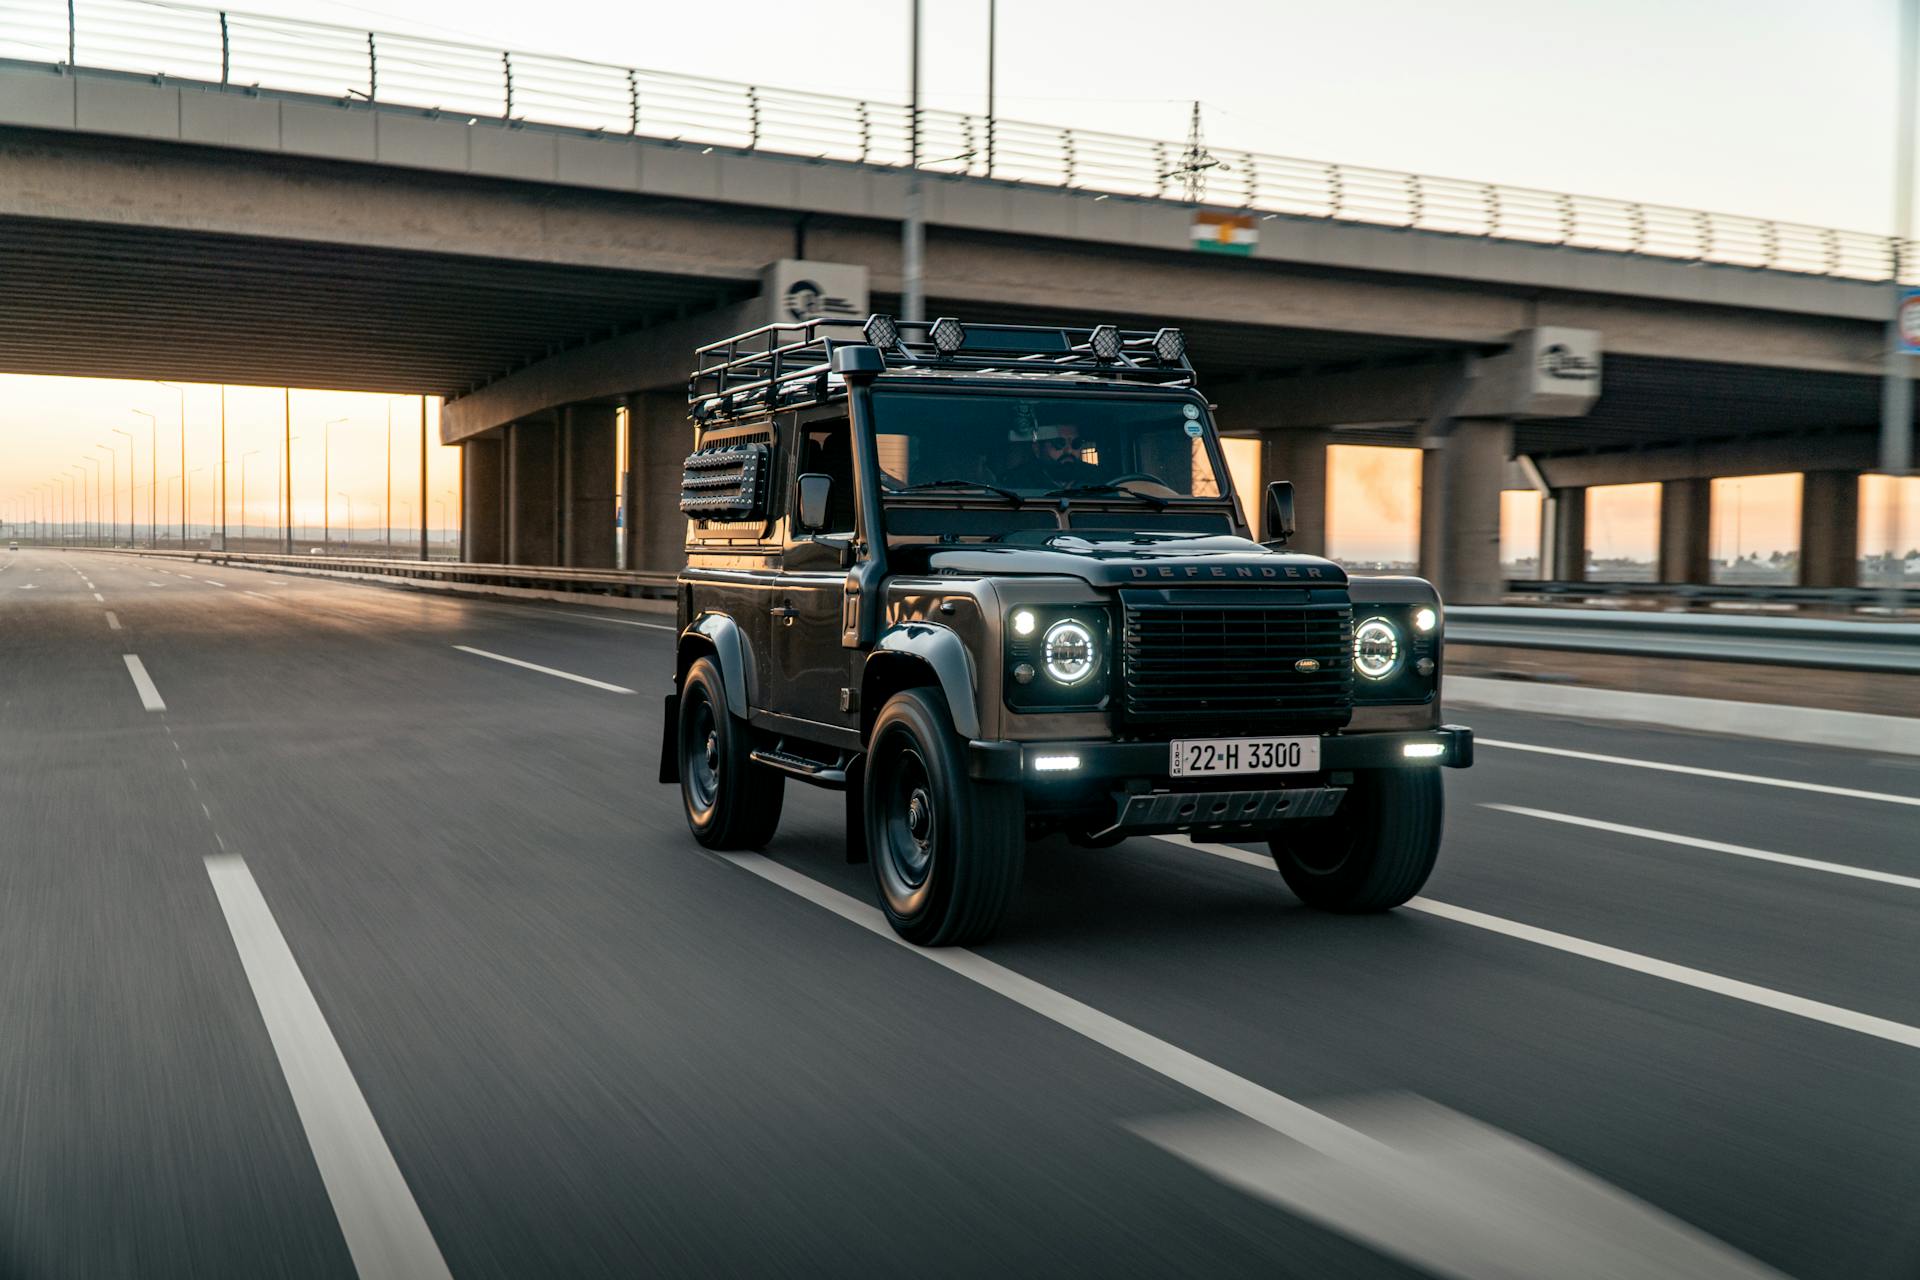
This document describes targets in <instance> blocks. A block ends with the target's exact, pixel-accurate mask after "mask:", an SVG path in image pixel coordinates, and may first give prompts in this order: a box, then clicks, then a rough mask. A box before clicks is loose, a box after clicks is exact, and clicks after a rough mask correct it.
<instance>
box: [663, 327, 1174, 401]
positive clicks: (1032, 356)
mask: <svg viewBox="0 0 1920 1280" xmlns="http://www.w3.org/2000/svg"><path fill="white" fill-rule="evenodd" d="M860 345H866V346H872V347H874V348H876V349H878V350H879V352H880V354H881V357H882V359H883V360H884V361H885V363H886V368H887V370H888V372H901V371H912V372H917V373H926V374H936V375H937V374H987V375H1026V376H1045V377H1054V376H1057V375H1060V374H1070V375H1079V376H1086V377H1093V378H1098V379H1101V380H1103V381H1112V382H1123V383H1127V382H1131V383H1141V384H1146V385H1151V386H1192V385H1193V366H1192V364H1190V363H1189V362H1188V360H1187V343H1186V337H1185V335H1184V334H1182V333H1181V331H1180V330H1178V329H1157V330H1146V329H1120V328H1117V327H1116V326H1114V325H1110V324H1101V325H1092V326H1089V327H1086V328H1064V327H1055V326H1051V325H1027V324H986V325H963V324H961V323H960V321H958V320H955V319H953V318H952V317H950V316H943V317H941V318H940V319H938V320H930V321H929V320H896V319H895V318H894V317H892V316H889V315H880V314H876V315H872V316H869V317H867V319H866V320H865V321H864V322H862V321H857V320H851V319H839V318H832V317H823V318H821V319H818V320H806V321H801V322H798V323H794V324H769V325H763V326H761V327H760V328H758V329H750V330H748V331H747V332H745V333H742V334H736V335H735V336H734V337H731V338H725V339H722V340H721V341H719V342H710V343H708V344H707V345H706V346H704V347H701V348H699V349H698V350H697V351H696V352H695V353H694V371H693V374H692V376H691V377H689V378H688V380H687V405H688V408H689V410H690V411H691V413H692V415H693V417H694V419H695V420H696V421H700V422H716V421H726V420H730V419H734V418H739V417H745V416H749V415H753V414H758V413H769V412H776V411H780V410H786V409H801V408H807V407H809V406H811V405H816V404H825V403H827V402H828V401H830V400H834V399H837V398H839V397H841V396H843V395H845V394H846V387H845V385H844V384H843V383H842V382H841V380H840V377H839V375H837V374H835V373H833V372H832V368H833V352H834V350H835V348H837V347H846V346H860Z"/></svg>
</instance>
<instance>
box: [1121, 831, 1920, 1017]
mask: <svg viewBox="0 0 1920 1280" xmlns="http://www.w3.org/2000/svg"><path fill="white" fill-rule="evenodd" d="M1158 838H1159V839H1162V840H1165V841H1166V842H1167V843H1169V844H1174V845H1180V846H1183V847H1185V848H1189V849H1198V850H1199V851H1200V852H1202V853H1210V854H1213V855H1214V856H1215V857H1220V858H1229V859H1231V860H1233V861H1235V862H1244V863H1246V864H1248V865H1250V866H1257V867H1260V868H1261V869H1262V870H1274V869H1275V868H1274V866H1273V861H1272V859H1270V858H1262V857H1260V856H1259V855H1257V854H1252V853H1248V852H1247V851H1246V850H1245V849H1236V848H1234V847H1233V846H1232V845H1226V844H1200V843H1189V842H1187V841H1185V840H1181V839H1179V838H1177V837H1174V836H1160V837H1158ZM1407 909H1408V910H1410V911H1424V912H1426V913H1427V914H1428V915H1434V916H1440V917H1441V918H1443V919H1446V920H1451V921H1453V922H1454V923H1456V924H1465V925H1472V926H1473V927H1474V928H1476V929H1485V930H1487V931H1488V932H1490V933H1498V934H1502V935H1504V936H1506V937H1509V938H1515V939H1518V940H1519V941H1521V942H1531V943H1534V944H1535V945H1537V946H1542V947H1551V948H1553V949H1554V950H1555V951H1564V952H1566V953H1567V954H1568V955H1575V956H1581V957H1584V958H1585V959H1588V960H1598V961H1599V962H1600V963H1601V964H1610V965H1613V966H1615V967H1616V968H1620V969H1631V970H1632V971H1633V972H1635V973H1642V974H1646V975H1647V976H1648V977H1653V978H1664V979H1666V980H1667V981H1668V982H1677V983H1679V984H1680V985H1681V986H1684V987H1693V988H1695V989H1696V990H1699V991H1710V992H1712V993H1713V994H1715V995H1721V996H1726V997H1728V998H1729V999H1732V1000H1742V1001H1745V1002H1746V1003H1748V1004H1756V1005H1760V1006H1762V1007H1764V1008H1768V1009H1773V1010H1776V1011H1778V1012H1780V1013H1790V1014H1792V1015H1794V1016H1795V1017H1798V1018H1806V1019H1809V1020H1810V1021H1813V1022H1824V1023H1826V1024H1827V1025H1828V1026H1830V1027H1839V1028H1841V1029H1842V1030H1845V1031H1857V1032H1859V1033H1860V1034H1861V1035H1868V1036H1874V1037H1876V1038H1878V1039H1881V1040H1891V1041H1893V1042H1894V1043H1895V1044H1901V1045H1905V1046H1907V1047H1908V1048H1910V1049H1920V1027H1910V1026H1908V1025H1906V1024H1905V1023H1903V1022H1893V1021H1891V1020H1889V1019H1887V1018H1876V1017H1874V1016H1873V1015H1872V1014H1867V1013H1855V1012H1854V1011H1853V1010H1851V1009H1842V1008H1840V1007H1839V1006H1838V1005H1831V1004H1824V1003H1822V1002H1821V1001H1818V1000H1808V999H1806V998H1805V997H1803V996H1796V995H1789V994H1788V993H1786V992H1784V991H1775V990H1773V989H1772V988H1770V987H1761V986H1755V985H1754V984H1753V983H1751V982H1741V981H1739V980H1738V979H1736V978H1723V977H1721V976H1720V975H1719V974H1717V973H1708V972H1706V971H1705V970H1703V969H1690V968H1688V967H1687V966H1686V965H1680V964H1672V963H1669V962H1668V961H1665V960H1656V959H1654V958H1653V957H1652V956H1643V955H1640V954H1639V953H1637V952H1633V951H1622V950H1621V949H1620V948H1618V947H1609V946H1607V945H1605V944H1604V943H1599V942H1588V941H1587V940H1586V939H1585V938H1575V937H1572V936H1570V935H1568V934H1564V933H1555V932H1554V931H1553V930H1551V929H1541V928H1537V927H1535V926H1533V925H1530V924H1521V923H1520V922H1519V921H1517V920H1506V919H1503V918H1501V917H1500V916H1490V915H1488V914H1486V913H1485V912H1483V911H1474V910H1471V909H1469V908H1467V907H1456V906H1454V905H1453V904H1452V903H1448V902H1437V901H1435V900H1434V899H1432V898H1415V899H1413V900H1412V901H1410V902H1408V903H1407Z"/></svg>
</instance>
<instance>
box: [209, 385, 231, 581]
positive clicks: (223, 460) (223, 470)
mask: <svg viewBox="0 0 1920 1280" xmlns="http://www.w3.org/2000/svg"><path fill="white" fill-rule="evenodd" d="M207 527H208V535H207V540H208V541H209V542H211V541H212V540H213V535H212V527H213V526H212V522H211V521H209V522H208V526H207ZM220 549H221V550H222V551H225V550H226V549H227V384H226V383H224V382H223V383H221V384H220Z"/></svg>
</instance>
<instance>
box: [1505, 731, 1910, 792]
mask: <svg viewBox="0 0 1920 1280" xmlns="http://www.w3.org/2000/svg"><path fill="white" fill-rule="evenodd" d="M1473 743H1474V745H1475V746H1477V747H1496V748H1499V749H1500V750H1503V751H1531V752H1535V753H1537V754H1539V755H1543V756H1565V757H1566V758H1568V759H1569V760H1591V761H1593V762H1594V763H1595V764H1617V765H1624V766H1626V767H1627V768H1630V769H1658V770H1660V771H1661V772H1663V773H1684V774H1689V775H1691V776H1692V777H1696V778H1718V779H1720V780H1721V781H1723V782H1747V783H1752V784H1753V785H1754V786H1756V787H1785V788H1787V789H1788V790H1790V791H1815V792H1818V793H1820V794H1821V795H1826V796H1845V797H1846V798H1847V799H1849V800H1879V801H1881V802H1883V803H1886V804H1907V805H1913V806H1915V807H1917V808H1920V796H1900V795H1890V794H1888V793H1887V792H1884V791H1858V790H1855V789H1854V788H1852V787H1830V786H1827V785H1826V784H1825V783H1822V782H1801V781H1800V780H1799V779H1797V778H1767V777H1762V776H1761V775H1759V774H1755V773H1729V772H1727V771H1726V770H1725V769H1702V768H1699V767H1697V766H1695V765H1690V764H1666V763H1663V762H1661V761H1658V760H1635V759H1632V758H1630V757H1628V756H1607V755H1600V754H1598V753H1597V752H1592V751H1570V750H1568V749H1567V748H1566V747H1542V746H1536V745H1535V744H1533V743H1530V742H1502V741H1500V740H1498V739H1496V738H1475V739H1474V740H1473Z"/></svg>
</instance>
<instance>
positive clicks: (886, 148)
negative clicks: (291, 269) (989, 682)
mask: <svg viewBox="0 0 1920 1280" xmlns="http://www.w3.org/2000/svg"><path fill="white" fill-rule="evenodd" d="M0 58H15V59H27V60H33V61H44V62H50V63H55V64H62V65H67V66H85V67H98V68H103V69H111V70H119V71H129V72H134V73H136V74H140V75H151V76H172V77H178V78H182V79H188V80H196V81H201V82H204V83H210V84H219V85H222V86H244V87H247V88H254V89H261V88H265V89H272V90H278V91H286V92H291V93H305V94H318V95H322V96H325V97H329V98H335V99H340V100H349V101H360V102H370V103H371V102H378V103H395V104H399V105H403V106H411V107H419V108H423V109H426V110H430V111H438V112H445V113H447V114H449V115H461V116H468V117H471V118H472V119H475V120H477V119H480V118H487V119H498V120H506V121H511V122H528V123H537V124H541V125H549V126H555V127H559V128H568V129H580V130H586V131H590V132H594V133H603V134H629V135H634V136H644V137H648V138H657V139H663V140H667V141H675V142H685V143H692V144H695V145H699V146H703V147H707V148H715V147H724V148H729V149H735V150H742V151H757V150H765V151H774V152H780V153H783V154H788V155H795V156H806V157H813V158H819V159H834V160H846V161H853V162H856V163H861V164H873V165H887V166H895V167H900V166H906V165H909V164H912V163H914V162H915V161H916V160H917V161H918V165H919V167H920V168H921V169H923V170H927V171H930V172H934V173H944V174H957V175H969V176H973V177H982V178H993V179H1001V180H1005V181H1010V182H1022V183H1033V184H1036V185H1044V186H1052V187H1065V188H1070V189H1074V190H1084V191H1089V192H1095V193H1100V194H1104V195H1124V196H1136V197H1142V198H1160V199H1170V198H1179V199H1182V200H1187V199H1188V197H1189V194H1190V192H1189V190H1188V188H1189V185H1190V184H1191V185H1193V186H1194V187H1197V188H1198V189H1199V192H1200V193H1202V194H1198V195H1197V199H1198V201H1199V202H1200V203H1205V204H1208V205H1212V206H1216V207H1227V208H1240V209H1245V210H1248V211H1250V212H1253V213H1256V214H1262V215H1266V216H1269V217H1279V216H1289V217H1298V218H1323V219H1332V220H1336V221H1343V222H1361V223H1370V224H1374V225H1379V226H1389V227H1404V228H1411V229H1417V230H1422V231H1436V232H1446V233H1451V234H1456V235H1469V236H1485V237H1491V238H1496V239H1503V240H1521V241H1529V242H1533V243H1538V244H1554V245H1568V246H1573V247H1578V248H1585V249H1599V250H1608V251H1613V252H1619V253H1630V254H1645V255H1649V256H1654V257H1663V258H1678V259H1684V260H1691V261H1698V262H1714V263H1725V264H1730V265H1736V266H1747V267H1759V268H1766V269H1769V270H1774V271H1791V272H1798V273H1803V274H1810V275H1820V276H1834V277H1842V278H1847V279H1856V280H1885V279H1888V278H1889V277H1890V276H1892V275H1893V274H1894V273H1895V270H1896V263H1895V256H1896V255H1895V241H1894V239H1893V238H1892V237H1890V236H1883V235H1874V234H1870V233H1867V232H1858V231H1839V230H1834V229H1831V228H1825V227H1814V226H1807V225H1804V224H1800V223H1790V222H1777V221H1772V220H1769V219H1766V218H1752V217H1745V216H1742V215H1738V214H1728V213H1709V212H1704V211H1701V210H1697V209H1680V208H1674V207H1671V206H1667V205H1657V204H1642V203H1639V202H1636V201H1631V200H1616V199H1610V198H1607V197H1602V196H1583V195H1570V194H1565V193H1561V192H1553V191H1540V190H1536V189H1533V188H1527V187H1510V186H1504V185H1501V184H1498V183H1490V182H1475V181H1470V180H1467V179H1461V178H1443V177H1436V176H1433V175H1429V174H1417V173H1399V172H1395V171H1393V170H1388V169H1375V168H1369V167H1365V166H1360V165H1343V164H1329V163H1326V162H1323V161H1318V160H1303V159H1298V158H1295V157H1288V156H1276V155H1267V154H1263V153H1259V152H1253V151H1245V150H1234V149H1229V148H1219V147H1215V148H1208V149H1204V150H1202V151H1201V152H1200V153H1198V154H1194V153H1192V152H1191V151H1189V149H1188V147H1187V145H1186V144H1185V143H1177V142H1157V141H1153V140H1151V139H1145V138H1133V137H1126V136H1123V135H1119V134H1111V133H1103V132H1099V131H1096V130H1089V129H1070V128H1062V127H1059V126H1055V125H1045V124H1032V123H1027V122H1024V121H1018V120H1005V119H1001V118H999V117H992V118H989V117H985V116H979V115H972V114H968V113H965V112H954V111H933V110H926V109H923V110H921V111H920V112H919V113H918V122H917V123H918V129H917V131H916V128H915V124H916V121H915V118H914V113H913V112H912V111H911V110H910V109H909V108H908V107H907V106H905V105H902V104H900V103H892V102H876V101H872V100H868V99H856V98H842V97H836V96H832V95H829V94H819V93H808V92H804V91H800V90H793V89H779V88H771V87H766V86H761V85H750V84H738V83H733V82H730V81H724V80H714V79H709V78H706V77H701V76H689V75H679V74H676V73H672V72H665V71H652V70H646V69H643V68H639V67H628V66H620V65H618V64H613V63H602V62H592V61H586V60H583V59H578V58H564V57H556V56H552V55H546V54H528V53H518V52H515V51H513V50H503V49H495V48H487V47H485V46H481V45H473V44H463V43H458V42H454V41H448V40H434V39H424V38H421V37H418V36H400V35H390V34H386V33H383V32H376V31H367V30H363V29H360V28H354V27H343V26H338V25H332V24H325V23H317V22H308V21H304V20H300V19H293V18H273V17H265V16H261V15H256V14H247V13H236V12H233V11H231V10H222V9H207V8H196V7H192V6H188V5H176V4H161V3H152V2H150V0H0ZM916 132H917V137H916ZM916 142H917V144H918V145H917V146H916V145H915V144H916ZM1914 264H1915V258H1914V256H1913V252H1912V242H1911V241H1909V242H1908V244H1907V250H1906V253H1905V255H1903V256H1902V258H1901V261H1900V268H1901V270H1900V274H1901V275H1902V277H1903V278H1904V277H1906V276H1908V275H1910V274H1912V269H1913V266H1914Z"/></svg>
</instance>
